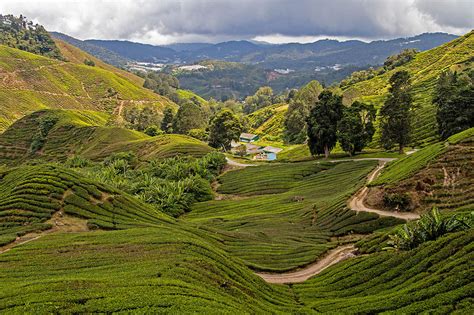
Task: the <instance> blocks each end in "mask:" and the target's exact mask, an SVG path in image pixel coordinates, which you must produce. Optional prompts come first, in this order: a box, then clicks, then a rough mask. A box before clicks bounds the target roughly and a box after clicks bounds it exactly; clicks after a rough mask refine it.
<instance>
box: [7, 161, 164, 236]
mask: <svg viewBox="0 0 474 315" xmlns="http://www.w3.org/2000/svg"><path fill="white" fill-rule="evenodd" d="M0 178H1V180H0V238H1V239H2V241H1V243H4V244H5V243H8V242H11V241H13V240H14V239H15V238H16V237H17V236H22V235H24V234H26V233H30V232H34V231H41V230H46V229H49V228H51V227H52V226H53V225H54V224H55V222H54V220H51V219H52V216H53V214H56V213H58V212H61V213H66V214H72V215H75V216H79V217H82V218H84V219H88V220H89V226H90V227H93V226H95V227H99V228H113V229H116V228H117V229H120V228H128V227H132V226H150V225H158V224H160V222H172V220H171V219H170V218H168V217H167V216H166V215H164V214H162V213H161V212H159V211H156V210H154V209H152V208H151V207H149V206H147V205H146V204H144V203H142V202H140V201H138V200H136V199H134V198H133V197H131V196H129V195H127V194H126V193H124V192H122V191H120V190H117V189H114V188H111V187H108V186H105V185H102V184H98V183H97V182H94V181H91V180H89V179H86V178H84V177H83V176H80V175H79V174H77V173H74V172H72V171H69V170H67V169H65V168H62V167H59V166H56V165H38V166H22V167H20V168H14V169H11V170H6V171H3V172H2V173H1V174H0Z"/></svg>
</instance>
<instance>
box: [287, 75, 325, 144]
mask: <svg viewBox="0 0 474 315" xmlns="http://www.w3.org/2000/svg"><path fill="white" fill-rule="evenodd" d="M322 91H323V87H322V85H321V84H320V83H319V82H318V81H316V80H313V81H311V82H309V83H308V84H306V85H305V86H304V87H302V88H301V89H300V90H299V91H296V92H293V96H292V101H290V104H289V106H288V111H287V112H286V114H285V121H284V126H285V130H284V138H285V141H287V142H289V143H303V142H304V141H305V140H306V129H307V127H306V119H307V117H308V115H309V110H310V108H311V107H312V106H314V104H315V103H316V102H317V101H318V97H319V94H320V93H321V92H322Z"/></svg>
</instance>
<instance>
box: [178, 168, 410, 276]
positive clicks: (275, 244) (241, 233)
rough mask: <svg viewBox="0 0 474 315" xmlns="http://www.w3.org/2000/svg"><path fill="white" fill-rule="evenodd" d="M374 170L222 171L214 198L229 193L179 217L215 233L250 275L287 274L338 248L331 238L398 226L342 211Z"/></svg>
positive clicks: (373, 216)
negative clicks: (257, 272)
mask: <svg viewBox="0 0 474 315" xmlns="http://www.w3.org/2000/svg"><path fill="white" fill-rule="evenodd" d="M376 164H377V162H376V161H357V162H345V163H326V164H324V163H323V164H319V163H317V162H314V161H311V162H300V163H290V164H281V165H271V166H270V165H269V166H258V167H248V168H246V169H244V170H239V171H233V172H228V173H225V174H224V175H223V176H222V177H221V178H220V181H221V182H222V185H221V186H219V188H218V192H232V193H233V194H232V195H222V196H221V199H222V200H214V201H208V202H203V203H197V204H195V205H194V206H193V208H192V211H191V212H190V213H189V214H187V215H185V216H184V217H183V218H184V221H185V222H189V223H193V224H195V225H196V226H198V227H199V228H201V229H205V230H208V231H209V232H211V233H212V234H214V235H215V237H216V238H217V239H218V240H219V241H220V242H221V243H223V244H224V245H225V248H226V250H228V251H229V253H231V254H232V255H235V256H238V257H240V258H241V259H243V260H244V261H245V263H246V264H247V265H249V266H250V267H252V268H254V269H258V270H267V271H285V270H290V269H294V268H296V267H299V266H303V265H306V264H308V263H310V262H312V261H314V260H315V259H316V258H317V257H318V256H320V255H322V254H324V253H325V252H326V251H327V250H329V249H331V248H333V247H335V246H337V245H338V244H339V243H340V242H339V241H337V240H336V239H333V237H335V236H339V235H345V234H347V233H360V234H364V233H371V232H372V231H374V230H376V229H379V228H383V227H386V226H392V225H395V224H399V223H402V222H403V221H402V220H399V219H395V218H389V217H385V218H380V217H379V216H378V215H376V214H372V213H365V212H361V213H357V212H355V211H351V210H349V209H348V208H347V207H346V200H347V199H348V198H349V197H350V196H351V195H352V194H353V193H354V192H355V191H356V190H357V189H358V188H359V187H361V185H362V184H363V183H364V181H365V177H366V175H367V174H368V173H369V171H370V170H372V169H373V168H374V167H375V165H376Z"/></svg>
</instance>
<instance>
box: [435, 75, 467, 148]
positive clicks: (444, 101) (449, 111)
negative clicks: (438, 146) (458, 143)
mask: <svg viewBox="0 0 474 315" xmlns="http://www.w3.org/2000/svg"><path fill="white" fill-rule="evenodd" d="M433 103H434V104H435V105H436V107H437V111H436V119H437V121H438V131H439V134H440V137H441V139H442V140H444V139H447V138H448V137H450V136H451V135H454V134H456V133H459V132H461V131H463V130H466V129H468V128H471V127H474V106H473V104H474V70H471V72H470V73H469V74H461V75H458V74H457V73H456V72H450V71H445V72H442V73H441V75H440V76H439V79H438V82H437V85H436V90H435V96H434V98H433Z"/></svg>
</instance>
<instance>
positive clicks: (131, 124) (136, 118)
mask: <svg viewBox="0 0 474 315" xmlns="http://www.w3.org/2000/svg"><path fill="white" fill-rule="evenodd" d="M123 118H124V119H125V121H126V125H127V128H130V129H135V130H138V131H144V130H145V129H147V128H148V127H150V126H153V125H155V126H156V125H158V123H159V114H158V111H157V110H156V109H155V108H153V107H150V106H146V107H143V108H137V107H131V108H127V109H125V110H124V115H123Z"/></svg>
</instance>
